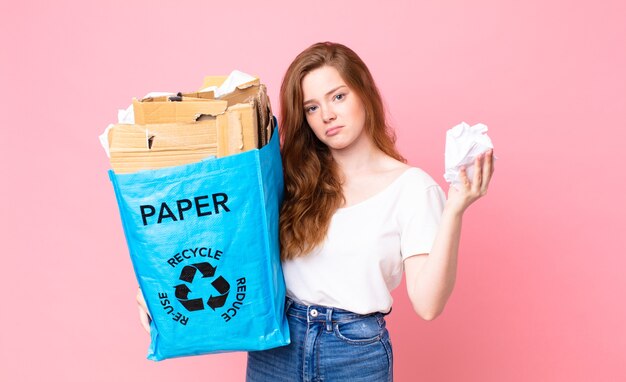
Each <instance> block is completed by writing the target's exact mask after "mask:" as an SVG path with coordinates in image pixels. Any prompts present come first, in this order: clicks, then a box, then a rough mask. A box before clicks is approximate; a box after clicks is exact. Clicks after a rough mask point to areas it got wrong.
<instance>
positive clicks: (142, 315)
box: [139, 307, 150, 333]
mask: <svg viewBox="0 0 626 382" xmlns="http://www.w3.org/2000/svg"><path fill="white" fill-rule="evenodd" d="M139 322H141V326H143V328H144V329H145V331H146V332H148V333H150V316H149V315H148V314H147V313H146V311H145V310H143V309H142V308H141V307H139Z"/></svg>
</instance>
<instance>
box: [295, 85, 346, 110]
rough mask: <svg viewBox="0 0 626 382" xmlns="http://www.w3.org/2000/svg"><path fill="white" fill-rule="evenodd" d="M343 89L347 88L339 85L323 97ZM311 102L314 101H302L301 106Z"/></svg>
mask: <svg viewBox="0 0 626 382" xmlns="http://www.w3.org/2000/svg"><path fill="white" fill-rule="evenodd" d="M344 87H345V88H347V86H346V85H339V86H337V87H336V88H334V89H333V90H331V91H329V92H328V93H326V94H325V95H330V94H331V93H334V92H336V91H337V90H339V89H341V88H344ZM313 101H314V100H312V99H309V100H306V101H304V102H303V103H302V104H303V105H306V104H307V103H311V102H313Z"/></svg>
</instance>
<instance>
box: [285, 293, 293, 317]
mask: <svg viewBox="0 0 626 382" xmlns="http://www.w3.org/2000/svg"><path fill="white" fill-rule="evenodd" d="M285 298H286V300H285V314H287V312H288V311H289V308H291V304H293V300H292V299H290V298H289V297H285Z"/></svg>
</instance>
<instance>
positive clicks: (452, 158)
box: [443, 122, 497, 189]
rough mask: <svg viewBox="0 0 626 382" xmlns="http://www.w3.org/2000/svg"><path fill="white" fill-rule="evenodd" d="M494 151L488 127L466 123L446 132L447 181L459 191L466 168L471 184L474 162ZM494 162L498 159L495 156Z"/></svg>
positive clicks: (445, 175) (444, 175)
mask: <svg viewBox="0 0 626 382" xmlns="http://www.w3.org/2000/svg"><path fill="white" fill-rule="evenodd" d="M489 149H493V143H491V139H489V136H488V135H487V125H484V124H482V123H478V124H476V125H474V126H470V125H468V124H467V123H465V122H461V123H460V124H458V125H456V126H454V127H453V128H451V129H450V130H448V131H447V132H446V152H445V159H446V172H445V173H444V174H443V177H444V178H445V180H446V181H447V182H448V183H450V184H451V185H452V186H454V187H456V188H457V189H459V188H460V185H461V177H460V174H461V167H462V166H465V169H466V172H467V177H468V178H469V180H470V182H471V181H472V179H473V176H474V161H475V160H476V157H478V156H479V155H480V154H482V153H484V152H486V151H488V150H489ZM493 159H494V162H495V160H496V159H497V158H496V156H495V155H494V156H493Z"/></svg>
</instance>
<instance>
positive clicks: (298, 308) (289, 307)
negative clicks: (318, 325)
mask: <svg viewBox="0 0 626 382" xmlns="http://www.w3.org/2000/svg"><path fill="white" fill-rule="evenodd" d="M285 312H286V313H287V314H288V315H290V316H295V317H299V318H302V319H306V320H308V321H309V322H315V321H318V322H341V321H352V320H357V319H360V318H365V317H371V316H375V317H379V318H380V317H383V316H386V315H388V314H389V313H391V310H389V312H387V313H381V312H374V313H369V314H359V313H354V312H351V311H348V310H344V309H339V308H334V307H331V306H323V305H304V304H301V303H299V302H297V301H295V300H293V299H292V298H289V297H287V298H286V299H285Z"/></svg>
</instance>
